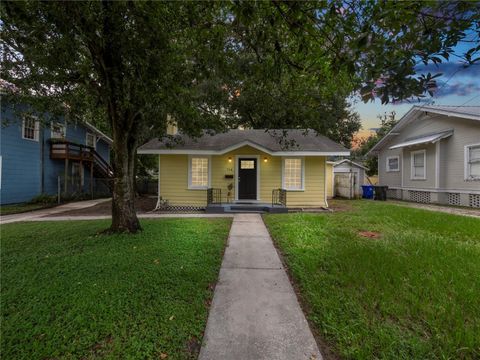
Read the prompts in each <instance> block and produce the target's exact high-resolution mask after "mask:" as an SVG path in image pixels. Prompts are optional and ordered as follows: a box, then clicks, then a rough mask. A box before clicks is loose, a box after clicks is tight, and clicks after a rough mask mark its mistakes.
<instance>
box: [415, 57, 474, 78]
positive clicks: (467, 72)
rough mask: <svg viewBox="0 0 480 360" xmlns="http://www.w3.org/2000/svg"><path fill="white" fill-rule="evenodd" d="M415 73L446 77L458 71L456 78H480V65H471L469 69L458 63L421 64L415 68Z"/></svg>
mask: <svg viewBox="0 0 480 360" xmlns="http://www.w3.org/2000/svg"><path fill="white" fill-rule="evenodd" d="M415 71H416V72H417V73H418V74H426V73H432V74H436V73H443V77H445V75H451V74H453V73H454V72H456V71H458V72H457V74H458V75H456V76H480V64H478V63H476V64H474V65H470V66H467V67H464V65H463V64H461V63H458V62H452V61H449V62H445V63H441V64H437V65H435V64H432V63H430V64H428V65H424V64H420V65H417V67H416V68H415Z"/></svg>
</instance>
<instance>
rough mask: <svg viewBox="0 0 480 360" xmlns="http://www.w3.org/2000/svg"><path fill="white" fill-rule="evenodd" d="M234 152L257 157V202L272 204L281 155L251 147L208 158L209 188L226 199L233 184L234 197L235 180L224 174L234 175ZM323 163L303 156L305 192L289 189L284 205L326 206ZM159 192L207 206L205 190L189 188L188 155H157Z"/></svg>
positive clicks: (279, 180) (180, 202) (175, 199)
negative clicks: (158, 160) (265, 159)
mask: <svg viewBox="0 0 480 360" xmlns="http://www.w3.org/2000/svg"><path fill="white" fill-rule="evenodd" d="M237 155H255V156H258V165H257V166H258V168H259V171H260V190H259V194H260V201H261V202H263V203H271V201H272V190H273V189H278V188H281V186H282V158H281V157H276V156H275V157H274V156H270V155H268V154H267V153H264V152H262V151H259V150H257V149H254V148H252V147H250V146H244V147H242V148H239V149H237V150H235V151H232V152H229V153H227V154H225V155H221V156H212V157H211V187H213V188H220V189H221V190H222V201H223V202H227V196H228V192H229V190H228V185H229V184H232V190H231V191H230V200H232V201H233V200H234V199H235V181H234V180H235V179H234V178H225V175H234V173H235V157H236V156H237ZM229 158H231V159H232V161H231V162H229V161H228V159H229ZM264 158H267V162H265V161H264ZM324 166H325V157H305V191H295V192H293V191H289V192H288V194H287V206H302V207H303V206H305V207H308V206H325V196H324V195H325V183H324ZM160 195H161V196H162V198H163V199H166V200H168V201H169V203H170V204H171V205H196V206H199V205H206V202H207V194H206V190H190V189H188V155H161V156H160Z"/></svg>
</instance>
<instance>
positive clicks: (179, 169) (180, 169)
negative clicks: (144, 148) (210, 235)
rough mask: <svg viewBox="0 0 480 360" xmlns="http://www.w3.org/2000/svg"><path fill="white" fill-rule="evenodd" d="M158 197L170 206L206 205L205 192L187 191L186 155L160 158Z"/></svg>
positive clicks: (162, 156)
mask: <svg viewBox="0 0 480 360" xmlns="http://www.w3.org/2000/svg"><path fill="white" fill-rule="evenodd" d="M160 196H161V197H162V199H164V200H168V201H169V203H170V205H194V206H203V205H205V204H206V203H207V191H206V190H190V189H188V155H161V156H160Z"/></svg>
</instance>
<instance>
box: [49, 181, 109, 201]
mask: <svg viewBox="0 0 480 360" xmlns="http://www.w3.org/2000/svg"><path fill="white" fill-rule="evenodd" d="M65 180H66V181H65ZM112 189H113V179H111V178H93V179H90V178H86V177H85V178H81V177H80V176H68V177H67V178H66V179H65V177H64V176H59V177H58V181H57V199H58V202H59V203H60V202H64V201H68V200H86V199H97V198H102V197H110V196H111V195H112Z"/></svg>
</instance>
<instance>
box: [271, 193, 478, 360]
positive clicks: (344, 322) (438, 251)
mask: <svg viewBox="0 0 480 360" xmlns="http://www.w3.org/2000/svg"><path fill="white" fill-rule="evenodd" d="M345 205H347V206H345ZM350 205H351V206H350ZM343 208H344V209H347V210H346V211H340V212H336V213H325V214H300V213H299V214H282V215H267V216H265V222H266V224H267V226H268V228H269V229H270V231H271V233H272V236H273V237H274V238H275V242H276V244H277V245H278V247H279V249H280V251H281V252H282V253H283V254H284V259H285V261H286V263H287V264H288V267H289V271H290V273H291V275H292V277H293V279H294V281H295V282H296V283H297V285H298V287H299V289H300V292H301V294H302V298H303V300H304V301H305V303H306V308H307V309H308V314H307V316H308V317H309V319H310V320H311V322H312V324H313V325H314V327H315V328H316V330H317V331H318V333H319V334H320V335H321V337H322V338H323V339H325V340H326V341H327V342H328V343H330V344H331V345H332V347H333V349H334V351H335V352H337V353H338V354H339V355H340V356H341V357H343V358H348V359H372V358H379V359H440V358H441V359H473V358H479V357H480V220H478V219H475V218H468V217H461V216H456V215H450V214H443V213H438V212H432V211H425V210H418V209H411V208H405V207H400V206H396V205H390V204H385V203H378V202H372V201H356V202H347V201H344V202H343Z"/></svg>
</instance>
